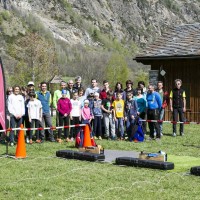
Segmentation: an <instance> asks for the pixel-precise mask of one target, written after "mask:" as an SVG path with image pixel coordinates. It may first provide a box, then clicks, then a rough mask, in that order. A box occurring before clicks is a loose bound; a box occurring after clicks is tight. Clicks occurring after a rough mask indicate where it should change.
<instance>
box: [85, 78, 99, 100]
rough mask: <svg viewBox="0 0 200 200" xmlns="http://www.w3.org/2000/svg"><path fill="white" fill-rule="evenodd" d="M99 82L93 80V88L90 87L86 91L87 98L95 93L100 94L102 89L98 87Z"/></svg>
mask: <svg viewBox="0 0 200 200" xmlns="http://www.w3.org/2000/svg"><path fill="white" fill-rule="evenodd" d="M97 85H98V83H97V80H96V79H91V86H90V87H88V88H87V89H86V91H85V97H86V98H87V97H88V96H89V95H90V96H91V94H94V93H95V92H98V93H100V89H99V87H98V86H97Z"/></svg>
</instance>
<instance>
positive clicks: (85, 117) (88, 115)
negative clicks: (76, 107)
mask: <svg viewBox="0 0 200 200" xmlns="http://www.w3.org/2000/svg"><path fill="white" fill-rule="evenodd" d="M81 118H82V123H83V124H89V125H90V122H91V120H92V118H93V116H92V112H91V109H90V108H89V100H87V99H85V101H84V107H83V108H82V111H81Z"/></svg>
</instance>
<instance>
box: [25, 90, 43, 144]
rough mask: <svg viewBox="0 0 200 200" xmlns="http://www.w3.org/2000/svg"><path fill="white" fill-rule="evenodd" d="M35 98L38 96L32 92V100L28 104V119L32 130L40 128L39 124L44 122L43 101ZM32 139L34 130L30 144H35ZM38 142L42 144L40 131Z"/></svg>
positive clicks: (30, 134) (37, 131)
mask: <svg viewBox="0 0 200 200" xmlns="http://www.w3.org/2000/svg"><path fill="white" fill-rule="evenodd" d="M35 96H36V95H35V93H34V92H30V93H29V97H30V100H29V102H28V104H27V108H28V118H29V122H30V127H31V128H39V124H40V122H41V121H42V104H41V101H39V100H38V99H36V98H35ZM32 137H33V130H30V133H29V144H32V143H33V140H32ZM36 142H37V143H40V136H39V130H36Z"/></svg>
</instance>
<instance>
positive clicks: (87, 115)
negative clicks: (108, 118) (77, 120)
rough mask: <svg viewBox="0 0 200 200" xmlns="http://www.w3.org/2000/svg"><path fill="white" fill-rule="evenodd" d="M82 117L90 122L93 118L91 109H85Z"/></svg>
mask: <svg viewBox="0 0 200 200" xmlns="http://www.w3.org/2000/svg"><path fill="white" fill-rule="evenodd" d="M81 116H82V118H83V119H84V120H90V119H91V118H92V113H91V110H90V108H89V107H83V108H82V112H81Z"/></svg>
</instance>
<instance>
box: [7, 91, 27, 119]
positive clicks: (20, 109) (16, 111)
mask: <svg viewBox="0 0 200 200" xmlns="http://www.w3.org/2000/svg"><path fill="white" fill-rule="evenodd" d="M8 111H9V113H10V114H11V115H14V116H19V115H21V116H23V115H24V114H25V104H24V98H23V96H22V95H20V94H18V95H15V94H11V95H9V97H8Z"/></svg>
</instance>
